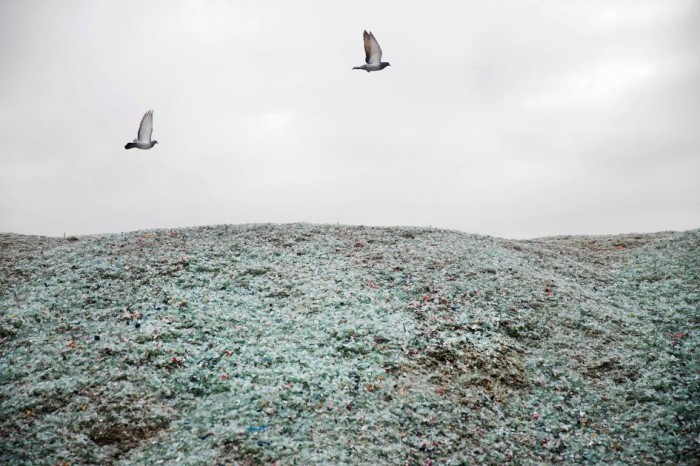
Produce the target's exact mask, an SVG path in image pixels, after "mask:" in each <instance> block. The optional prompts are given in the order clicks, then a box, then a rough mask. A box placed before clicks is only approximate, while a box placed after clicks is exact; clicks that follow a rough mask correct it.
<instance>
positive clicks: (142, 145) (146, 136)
mask: <svg viewBox="0 0 700 466" xmlns="http://www.w3.org/2000/svg"><path fill="white" fill-rule="evenodd" d="M152 134H153V110H149V111H147V112H146V114H145V115H144V116H143V118H141V124H140V125H139V132H138V135H137V136H136V139H134V141H133V142H129V143H127V144H126V145H125V146H124V149H133V148H134V147H135V148H137V149H142V150H148V149H150V148H152V147H153V146H155V145H156V144H158V141H151V135H152Z"/></svg>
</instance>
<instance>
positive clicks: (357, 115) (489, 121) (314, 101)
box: [0, 0, 700, 238]
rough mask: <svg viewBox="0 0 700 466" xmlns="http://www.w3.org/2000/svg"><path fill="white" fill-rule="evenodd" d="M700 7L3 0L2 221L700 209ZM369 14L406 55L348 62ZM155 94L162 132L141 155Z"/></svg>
mask: <svg viewBox="0 0 700 466" xmlns="http://www.w3.org/2000/svg"><path fill="white" fill-rule="evenodd" d="M698 24H700V2H697V1H693V0H676V1H671V2H668V1H661V0H642V1H632V0H614V1H602V0H594V1H583V0H573V1H568V2H565V3H562V2H558V1H556V0H528V1H524V2H518V3H514V2H506V1H486V0H475V1H463V2H452V3H450V4H431V5H426V4H425V3H424V2H414V1H408V2H402V3H400V4H399V3H396V2H387V1H372V2H370V1H355V2H342V3H327V2H322V1H320V0H314V1H309V2H304V3H303V4H292V3H286V2H280V1H267V0H261V1H241V2H236V3H235V4H233V3H228V2H223V1H212V2H206V3H205V2H196V1H191V2H185V1H173V2H171V1H164V0H158V1H153V2H148V3H147V4H143V3H141V2H135V1H131V0H129V1H122V2H107V1H95V2H83V1H78V0H68V1H63V2H59V1H53V0H52V1H38V0H26V1H17V0H9V1H5V2H2V3H0V60H2V63H3V68H2V69H0V128H1V129H0V131H2V141H3V147H2V149H1V150H0V231H2V232H13V233H24V234H42V235H50V236H62V235H63V234H64V233H65V234H66V235H82V234H97V233H118V232H126V231H133V230H141V229H154V228H177V227H183V226H199V225H215V224H244V223H290V222H307V223H323V224H335V223H340V224H346V225H367V226H395V225H401V226H432V227H435V228H447V229H454V230H460V231H464V232H467V233H476V234H487V235H492V236H499V237H506V238H532V237H543V236H555V235H566V234H572V235H584V234H617V233H630V232H640V233H642V232H655V231H668V230H689V229H696V228H698V227H700V131H699V130H698V128H700V59H698V57H700V28H698ZM365 29H366V30H371V31H372V32H373V33H374V34H375V36H376V37H377V39H378V41H379V43H380V44H381V46H382V49H383V51H384V56H383V60H384V61H388V62H390V63H391V65H392V66H391V67H388V68H386V69H385V70H383V71H379V72H373V73H365V72H364V71H357V70H355V71H353V70H351V68H352V67H353V66H358V65H360V64H362V63H363V61H364V52H363V50H362V31H363V30H365ZM148 109H154V133H153V137H154V139H157V140H158V142H159V144H158V145H157V146H156V147H155V148H153V149H152V150H148V151H139V150H136V149H133V150H130V151H126V150H124V144H125V143H126V142H129V141H131V140H132V139H134V137H135V136H136V130H137V127H138V123H139V121H140V119H141V117H142V115H143V113H144V112H145V111H146V110H148Z"/></svg>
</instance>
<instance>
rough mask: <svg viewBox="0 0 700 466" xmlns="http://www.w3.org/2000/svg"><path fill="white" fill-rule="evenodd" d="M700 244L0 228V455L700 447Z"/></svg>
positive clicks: (589, 452)
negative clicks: (56, 234) (36, 232)
mask: <svg viewBox="0 0 700 466" xmlns="http://www.w3.org/2000/svg"><path fill="white" fill-rule="evenodd" d="M698 251H700V230H693V231H686V232H680V233H678V232H664V233H655V234H634V235H617V236H590V237H589V236H568V237H556V238H543V239H534V240H525V241H514V240H505V239H499V238H493V237H486V236H477V235H469V234H464V233H460V232H456V231H446V230H438V229H425V228H369V227H350V226H336V225H332V226H330V225H309V224H292V225H238V226H231V225H228V226H227V225H222V226H212V227H197V228H187V229H176V230H154V231H138V232H132V233H127V234H112V235H97V236H85V237H69V238H47V237H39V236H23V235H14V234H2V235H0V438H2V439H3V440H2V441H1V442H0V463H2V464H14V465H22V464H27V465H29V464H51V465H53V464H66V463H67V464H145V463H148V464H154V463H155V464H161V463H162V464H174V463H180V464H227V463H233V464H261V463H274V462H276V463H277V464H422V465H426V464H427V465H429V464H464V463H465V462H469V463H487V464H497V463H499V464H500V463H503V462H508V461H512V462H514V463H516V464H532V463H565V464H571V463H580V462H594V463H609V464H610V463H636V464H644V463H664V462H672V463H680V464H697V463H696V462H695V461H696V459H697V458H698V457H700V407H699V401H698V400H700V390H699V386H700V351H699V349H698V348H699V345H698V342H699V340H700V337H699V336H698V335H699V332H698V329H699V325H700V312H698V310H699V309H698V308H699V303H700V253H698ZM694 462H695V463H694Z"/></svg>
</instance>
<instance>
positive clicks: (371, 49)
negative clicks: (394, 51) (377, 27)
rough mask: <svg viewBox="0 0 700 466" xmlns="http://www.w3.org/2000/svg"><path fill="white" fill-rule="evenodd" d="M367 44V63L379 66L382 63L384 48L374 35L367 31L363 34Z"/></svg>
mask: <svg viewBox="0 0 700 466" xmlns="http://www.w3.org/2000/svg"><path fill="white" fill-rule="evenodd" d="M362 39H363V41H364V43H365V63H367V64H368V65H378V64H379V63H381V61H382V48H381V47H380V46H379V42H377V39H375V38H374V34H372V33H371V32H367V31H365V32H364V33H363V34H362Z"/></svg>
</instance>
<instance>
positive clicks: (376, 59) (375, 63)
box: [353, 31, 391, 73]
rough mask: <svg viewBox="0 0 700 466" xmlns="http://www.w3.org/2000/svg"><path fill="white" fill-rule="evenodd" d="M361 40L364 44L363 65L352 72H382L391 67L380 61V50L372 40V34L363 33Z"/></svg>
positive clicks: (375, 41)
mask: <svg viewBox="0 0 700 466" xmlns="http://www.w3.org/2000/svg"><path fill="white" fill-rule="evenodd" d="M362 40H363V41H364V44H365V64H364V65H362V66H356V67H354V68H353V70H365V71H366V72H368V73H369V72H370V71H379V70H383V69H384V68H386V67H387V66H391V65H390V64H389V62H385V61H382V48H381V47H380V46H379V42H377V39H375V38H374V34H372V33H371V32H367V31H365V32H364V33H363V34H362Z"/></svg>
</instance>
